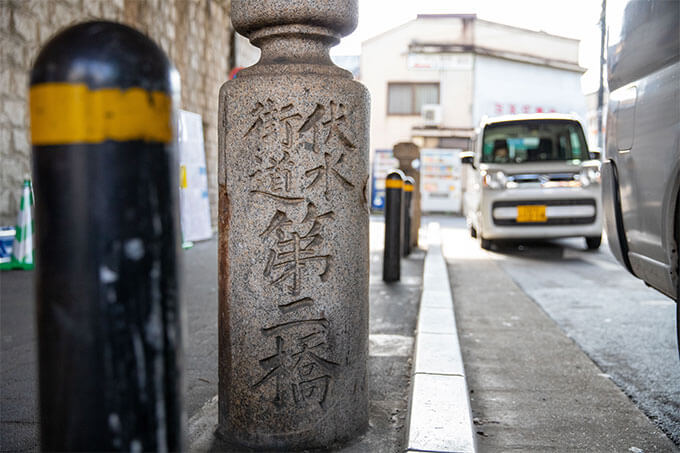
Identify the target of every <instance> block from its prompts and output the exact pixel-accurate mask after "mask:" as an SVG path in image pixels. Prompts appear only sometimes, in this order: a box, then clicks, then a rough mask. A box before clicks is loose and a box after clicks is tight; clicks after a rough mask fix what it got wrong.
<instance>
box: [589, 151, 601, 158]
mask: <svg viewBox="0 0 680 453" xmlns="http://www.w3.org/2000/svg"><path fill="white" fill-rule="evenodd" d="M588 153H589V154H590V158H591V159H592V160H600V157H601V156H602V151H600V150H599V149H591V150H589V151H588Z"/></svg>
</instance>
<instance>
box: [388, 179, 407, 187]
mask: <svg viewBox="0 0 680 453" xmlns="http://www.w3.org/2000/svg"><path fill="white" fill-rule="evenodd" d="M403 185H404V182H403V181H401V180H399V179H386V180H385V188H386V189H401V188H402V186H403Z"/></svg>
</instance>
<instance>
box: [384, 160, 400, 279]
mask: <svg viewBox="0 0 680 453" xmlns="http://www.w3.org/2000/svg"><path fill="white" fill-rule="evenodd" d="M403 188H404V173H402V172H401V171H400V170H393V171H391V172H390V173H388V174H387V178H386V179H385V249H384V251H383V280H384V281H386V282H396V281H399V278H400V277H401V276H400V271H401V269H400V265H401V263H400V259H401V241H402V234H403V233H402V226H403V225H402V223H403V220H402V216H403V210H404V208H403V192H404V190H403Z"/></svg>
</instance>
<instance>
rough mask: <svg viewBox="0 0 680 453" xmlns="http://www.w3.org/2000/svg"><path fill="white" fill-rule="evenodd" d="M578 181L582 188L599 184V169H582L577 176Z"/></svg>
mask: <svg viewBox="0 0 680 453" xmlns="http://www.w3.org/2000/svg"><path fill="white" fill-rule="evenodd" d="M579 181H580V182H581V185H582V186H583V187H588V186H589V185H591V184H600V169H599V168H598V167H583V168H581V173H580V174H579Z"/></svg>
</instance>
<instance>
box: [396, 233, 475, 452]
mask: <svg viewBox="0 0 680 453" xmlns="http://www.w3.org/2000/svg"><path fill="white" fill-rule="evenodd" d="M427 239H428V241H427V255H426V256H425V266H424V270H423V290H422V296H421V301H420V307H419V309H418V312H419V313H418V322H417V325H418V328H417V329H416V333H415V348H414V360H413V364H414V369H413V371H412V376H413V378H412V379H411V388H410V392H409V404H408V413H407V421H406V436H407V437H406V448H405V451H406V452H428V453H476V452H477V445H476V442H475V440H476V439H475V430H474V426H473V423H472V411H471V410H470V397H469V393H468V387H467V382H466V379H465V374H464V373H465V370H464V367H463V363H462V354H461V352H460V343H459V341H452V342H451V344H450V346H451V347H452V348H455V351H453V352H454V353H453V354H451V355H450V356H449V359H451V357H454V359H452V360H453V362H454V364H455V369H456V371H460V370H462V373H460V372H457V373H446V372H427V371H421V370H419V369H418V368H419V365H418V364H419V363H420V361H419V360H418V358H419V355H420V354H424V351H423V350H421V349H419V346H422V345H424V344H425V343H423V337H422V336H421V335H422V334H430V335H431V334H438V335H449V336H451V335H456V336H458V333H457V328H456V322H455V314H454V312H453V298H452V294H451V287H450V282H449V276H448V272H447V270H446V262H445V260H444V256H443V253H442V246H441V235H440V232H439V224H438V223H437V222H431V223H430V224H429V226H428V232H427ZM434 276H436V277H437V278H433V277H434ZM433 297H437V298H438V299H441V298H443V299H446V300H447V301H448V302H450V303H449V304H446V306H444V307H440V306H437V307H432V303H433V302H432V301H431V300H428V299H431V298H433ZM432 310H436V312H444V310H446V311H445V313H446V317H447V318H450V320H447V322H446V323H443V324H442V323H440V322H439V319H438V317H433V316H424V313H425V312H427V311H429V312H430V313H432ZM451 320H452V321H453V322H450V321H451ZM429 324H432V325H429ZM442 325H444V326H446V327H447V328H448V327H450V328H451V329H452V330H451V331H447V332H443V331H442V330H441V329H442ZM430 330H434V332H430ZM456 340H457V339H456ZM424 357H427V356H424ZM442 392H444V393H443V394H446V395H447V397H446V398H440V395H442Z"/></svg>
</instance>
